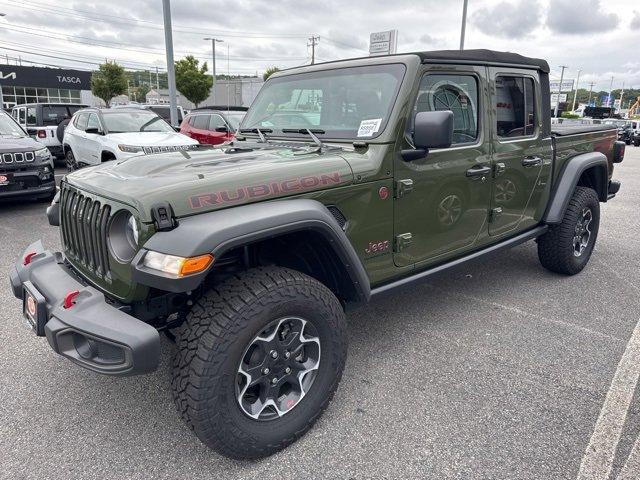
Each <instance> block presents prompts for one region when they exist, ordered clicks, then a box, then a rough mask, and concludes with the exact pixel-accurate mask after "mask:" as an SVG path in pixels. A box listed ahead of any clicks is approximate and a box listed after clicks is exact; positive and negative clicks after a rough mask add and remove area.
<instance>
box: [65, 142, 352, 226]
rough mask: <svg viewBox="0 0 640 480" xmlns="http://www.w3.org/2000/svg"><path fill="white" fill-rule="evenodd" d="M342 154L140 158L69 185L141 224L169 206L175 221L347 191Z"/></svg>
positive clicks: (222, 152)
mask: <svg viewBox="0 0 640 480" xmlns="http://www.w3.org/2000/svg"><path fill="white" fill-rule="evenodd" d="M339 153H340V151H339V150H338V151H336V150H333V151H328V152H322V153H319V152H315V151H313V150H312V149H309V150H292V149H289V148H265V149H258V150H240V151H237V150H235V151H234V150H231V149H227V148H226V147H225V149H223V148H209V149H203V150H195V151H185V152H172V153H163V154H156V155H142V156H136V157H130V158H128V159H125V160H119V161H111V162H106V163H104V164H102V165H99V166H96V167H89V168H84V169H81V170H78V171H76V172H73V173H71V174H69V175H67V176H66V177H65V180H64V181H65V182H67V183H68V184H70V185H72V186H74V187H76V188H79V189H81V190H85V191H87V192H90V193H94V194H96V195H99V196H101V197H105V198H110V199H112V200H116V201H118V202H123V203H126V204H128V205H130V206H132V207H133V208H135V209H136V210H137V211H138V212H139V214H140V219H141V221H142V222H150V221H152V219H151V207H152V206H153V205H155V204H158V203H161V202H169V203H170V204H171V206H172V208H173V211H174V214H175V215H176V216H177V217H183V216H187V215H194V214H198V213H202V212H206V211H212V210H218V209H222V208H228V207H232V206H235V205H241V204H246V203H252V202H259V201H265V200H271V199H274V198H282V197H287V196H292V195H299V194H302V193H307V192H312V191H317V190H323V189H327V188H334V187H337V186H340V185H348V184H350V183H352V182H353V173H352V170H351V167H350V166H349V164H348V163H347V161H346V160H345V159H344V158H342V156H340V155H339Z"/></svg>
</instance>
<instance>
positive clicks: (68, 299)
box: [62, 290, 80, 309]
mask: <svg viewBox="0 0 640 480" xmlns="http://www.w3.org/2000/svg"><path fill="white" fill-rule="evenodd" d="M79 293H80V292H79V291H78V290H73V291H72V292H69V293H67V294H66V295H65V296H64V301H63V302H62V307H63V308H65V309H66V308H71V307H73V306H74V305H75V303H74V302H73V299H74V298H76V297H77V296H78V294H79Z"/></svg>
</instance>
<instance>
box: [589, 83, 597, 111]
mask: <svg viewBox="0 0 640 480" xmlns="http://www.w3.org/2000/svg"><path fill="white" fill-rule="evenodd" d="M595 85H596V84H595V83H593V82H591V83H590V84H589V100H588V101H587V105H589V106H591V95H592V94H593V87H594V86H595Z"/></svg>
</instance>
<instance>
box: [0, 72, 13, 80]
mask: <svg viewBox="0 0 640 480" xmlns="http://www.w3.org/2000/svg"><path fill="white" fill-rule="evenodd" d="M9 78H11V79H13V80H15V79H16V72H11V73H7V74H6V75H4V73H3V72H0V80H7V79H9Z"/></svg>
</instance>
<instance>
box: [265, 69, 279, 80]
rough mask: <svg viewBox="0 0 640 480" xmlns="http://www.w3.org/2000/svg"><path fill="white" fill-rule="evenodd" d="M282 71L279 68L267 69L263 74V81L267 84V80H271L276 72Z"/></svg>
mask: <svg viewBox="0 0 640 480" xmlns="http://www.w3.org/2000/svg"><path fill="white" fill-rule="evenodd" d="M279 71H280V69H279V68H278V67H275V66H274V67H269V68H267V69H266V70H265V71H264V73H263V74H262V79H263V80H264V81H265V82H266V81H267V78H269V77H270V76H271V75H273V74H274V73H276V72H279Z"/></svg>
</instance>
